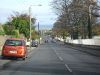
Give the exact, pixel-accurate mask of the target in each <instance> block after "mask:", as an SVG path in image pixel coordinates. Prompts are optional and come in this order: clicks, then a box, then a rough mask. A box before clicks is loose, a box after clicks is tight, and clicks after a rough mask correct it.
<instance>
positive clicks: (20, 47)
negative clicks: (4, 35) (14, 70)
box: [1, 38, 27, 60]
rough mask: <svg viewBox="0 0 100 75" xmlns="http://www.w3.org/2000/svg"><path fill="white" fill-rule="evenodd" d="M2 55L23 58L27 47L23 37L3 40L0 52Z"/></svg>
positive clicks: (25, 55)
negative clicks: (0, 51)
mask: <svg viewBox="0 0 100 75" xmlns="http://www.w3.org/2000/svg"><path fill="white" fill-rule="evenodd" d="M1 55H2V57H17V58H22V59H23V60H25V58H26V57H27V48H26V44H25V41H24V40H23V39H17V38H10V39H7V40H6V41H5V44H4V46H3V49H2V53H1Z"/></svg>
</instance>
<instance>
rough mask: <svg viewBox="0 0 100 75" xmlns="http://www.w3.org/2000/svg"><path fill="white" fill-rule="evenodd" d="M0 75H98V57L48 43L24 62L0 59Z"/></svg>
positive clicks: (37, 49) (99, 69)
mask: <svg viewBox="0 0 100 75" xmlns="http://www.w3.org/2000/svg"><path fill="white" fill-rule="evenodd" d="M0 75H100V57H96V56H92V55H90V54H87V53H84V52H81V51H79V50H77V49H73V48H68V47H67V46H63V45H62V44H60V43H58V42H57V43H52V42H48V43H44V44H41V45H39V47H37V48H35V49H33V50H32V51H30V52H29V54H28V58H27V59H26V60H25V61H23V60H21V59H17V60H15V59H0Z"/></svg>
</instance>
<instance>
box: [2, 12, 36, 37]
mask: <svg viewBox="0 0 100 75" xmlns="http://www.w3.org/2000/svg"><path fill="white" fill-rule="evenodd" d="M29 19H30V16H29V15H27V14H26V13H24V14H19V13H18V12H15V13H14V15H11V17H10V18H9V21H8V22H7V23H6V24H5V25H4V30H5V33H6V34H7V35H13V34H14V32H13V31H14V30H18V31H19V33H20V34H24V36H25V37H26V38H29V34H30V22H29ZM31 21H32V25H33V24H34V23H35V18H32V19H31ZM32 28H33V30H34V27H32Z"/></svg>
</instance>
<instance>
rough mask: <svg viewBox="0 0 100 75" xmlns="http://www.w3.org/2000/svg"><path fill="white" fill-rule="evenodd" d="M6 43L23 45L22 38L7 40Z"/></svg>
mask: <svg viewBox="0 0 100 75" xmlns="http://www.w3.org/2000/svg"><path fill="white" fill-rule="evenodd" d="M5 45H8V46H22V41H21V40H6V42H5Z"/></svg>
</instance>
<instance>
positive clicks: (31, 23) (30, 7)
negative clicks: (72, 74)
mask: <svg viewBox="0 0 100 75" xmlns="http://www.w3.org/2000/svg"><path fill="white" fill-rule="evenodd" d="M32 6H42V5H41V4H39V5H30V6H29V18H30V19H29V23H30V50H31V39H32V36H31V24H32V22H31V7H32Z"/></svg>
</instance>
